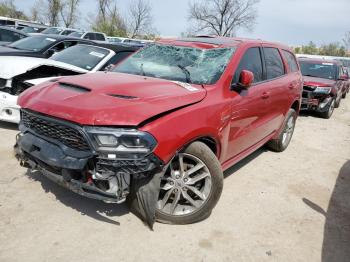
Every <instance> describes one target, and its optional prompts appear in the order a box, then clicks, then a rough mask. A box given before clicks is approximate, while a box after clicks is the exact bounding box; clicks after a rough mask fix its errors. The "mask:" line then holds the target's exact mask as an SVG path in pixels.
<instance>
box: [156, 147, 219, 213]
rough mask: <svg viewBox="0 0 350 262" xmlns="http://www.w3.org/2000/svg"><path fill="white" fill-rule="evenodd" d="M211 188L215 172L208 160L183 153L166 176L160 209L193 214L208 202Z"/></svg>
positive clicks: (173, 161) (160, 196)
mask: <svg viewBox="0 0 350 262" xmlns="http://www.w3.org/2000/svg"><path fill="white" fill-rule="evenodd" d="M211 189H212V178H211V174H210V172H209V169H208V167H207V166H206V165H205V164H204V162H203V161H202V160H200V159H199V158H198V157H195V156H193V155H190V154H186V153H179V154H178V155H177V156H176V157H175V158H174V159H173V160H172V161H171V163H170V165H169V167H168V170H167V172H166V173H165V175H164V177H163V178H162V181H161V190H160V194H159V199H158V203H157V209H158V210H159V212H161V213H164V214H167V215H172V216H183V215H190V214H192V213H194V212H196V211H198V210H199V209H200V208H201V207H202V206H203V205H204V204H205V203H206V201H207V200H208V198H209V195H210V193H211Z"/></svg>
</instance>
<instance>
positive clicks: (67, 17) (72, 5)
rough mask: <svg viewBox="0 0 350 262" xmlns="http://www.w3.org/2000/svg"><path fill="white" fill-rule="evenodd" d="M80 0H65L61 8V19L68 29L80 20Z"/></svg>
mask: <svg viewBox="0 0 350 262" xmlns="http://www.w3.org/2000/svg"><path fill="white" fill-rule="evenodd" d="M79 3H80V0H65V1H64V2H63V3H62V6H61V10H60V13H61V18H62V21H63V23H64V25H65V26H66V27H71V26H74V24H75V23H76V22H77V20H78V8H79Z"/></svg>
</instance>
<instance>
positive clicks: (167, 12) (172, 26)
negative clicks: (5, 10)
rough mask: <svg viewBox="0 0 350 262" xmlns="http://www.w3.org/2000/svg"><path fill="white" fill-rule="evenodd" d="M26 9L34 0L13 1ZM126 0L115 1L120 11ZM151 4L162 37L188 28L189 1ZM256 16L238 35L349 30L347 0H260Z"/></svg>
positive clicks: (320, 36) (86, 8)
mask: <svg viewBox="0 0 350 262" xmlns="http://www.w3.org/2000/svg"><path fill="white" fill-rule="evenodd" d="M15 2H16V4H17V6H18V7H19V8H20V9H21V10H22V11H24V12H26V13H27V12H29V9H30V7H31V6H32V5H33V3H34V2H35V0H15ZM96 2H97V1H96V0H81V5H80V10H81V19H80V22H81V26H82V27H86V26H87V22H86V17H87V16H88V14H90V16H91V15H93V14H96V9H97V8H96V6H97V5H96ZM129 2H130V1H128V0H117V4H118V5H119V6H120V10H121V13H122V12H125V10H126V9H127V5H128V3H129ZM149 2H150V3H151V4H152V6H153V15H154V24H155V27H156V28H157V30H158V32H159V33H160V34H161V35H162V36H179V35H180V34H181V32H184V31H186V29H187V28H188V21H187V16H188V4H189V2H190V0H149ZM257 9H258V19H257V24H256V26H255V28H254V30H253V31H252V32H246V31H239V32H238V36H241V37H250V38H261V39H264V40H271V41H279V42H284V43H286V44H289V45H301V44H306V43H308V42H309V41H310V40H312V41H314V42H316V43H317V44H324V43H329V42H335V41H341V39H342V38H343V36H344V34H345V32H346V31H350V0H260V3H259V4H258V5H257Z"/></svg>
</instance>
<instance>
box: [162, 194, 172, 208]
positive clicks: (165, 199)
mask: <svg viewBox="0 0 350 262" xmlns="http://www.w3.org/2000/svg"><path fill="white" fill-rule="evenodd" d="M173 191H174V189H170V190H169V191H168V192H166V193H165V195H164V197H163V199H162V201H161V206H160V209H163V208H164V207H165V205H166V203H167V202H168V200H169V198H170V196H171V194H172V193H173Z"/></svg>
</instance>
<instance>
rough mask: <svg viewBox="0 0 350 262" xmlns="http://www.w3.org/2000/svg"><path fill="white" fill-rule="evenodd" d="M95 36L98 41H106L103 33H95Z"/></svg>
mask: <svg viewBox="0 0 350 262" xmlns="http://www.w3.org/2000/svg"><path fill="white" fill-rule="evenodd" d="M95 38H96V40H98V41H105V40H106V39H105V36H104V35H103V34H95Z"/></svg>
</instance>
